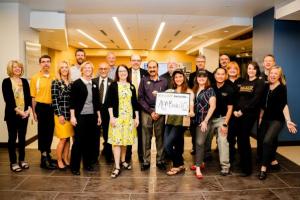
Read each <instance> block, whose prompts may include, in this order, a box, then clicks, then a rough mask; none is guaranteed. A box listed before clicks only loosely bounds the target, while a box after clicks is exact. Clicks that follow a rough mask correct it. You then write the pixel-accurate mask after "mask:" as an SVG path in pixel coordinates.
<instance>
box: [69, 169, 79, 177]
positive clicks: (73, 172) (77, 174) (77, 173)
mask: <svg viewBox="0 0 300 200" xmlns="http://www.w3.org/2000/svg"><path fill="white" fill-rule="evenodd" d="M71 172H72V174H73V175H75V176H79V175H80V171H79V170H71Z"/></svg>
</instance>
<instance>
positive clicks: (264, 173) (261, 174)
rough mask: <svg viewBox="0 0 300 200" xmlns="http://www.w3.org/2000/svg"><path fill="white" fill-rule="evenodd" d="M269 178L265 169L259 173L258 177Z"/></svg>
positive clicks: (261, 178)
mask: <svg viewBox="0 0 300 200" xmlns="http://www.w3.org/2000/svg"><path fill="white" fill-rule="evenodd" d="M266 178H267V173H266V172H264V171H260V172H259V174H258V179H259V180H265V179H266Z"/></svg>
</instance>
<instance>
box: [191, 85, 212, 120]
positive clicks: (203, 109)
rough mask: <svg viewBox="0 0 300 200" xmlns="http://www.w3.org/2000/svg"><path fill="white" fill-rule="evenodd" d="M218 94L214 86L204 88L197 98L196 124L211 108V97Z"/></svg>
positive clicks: (195, 107)
mask: <svg viewBox="0 0 300 200" xmlns="http://www.w3.org/2000/svg"><path fill="white" fill-rule="evenodd" d="M212 96H216V94H215V91H214V89H213V88H211V87H210V88H207V89H206V90H202V91H201V92H200V93H199V94H198V95H197V96H196V98H195V106H194V109H195V118H194V124H200V123H201V122H202V121H203V120H204V119H205V117H206V115H207V112H208V109H209V99H210V97H212Z"/></svg>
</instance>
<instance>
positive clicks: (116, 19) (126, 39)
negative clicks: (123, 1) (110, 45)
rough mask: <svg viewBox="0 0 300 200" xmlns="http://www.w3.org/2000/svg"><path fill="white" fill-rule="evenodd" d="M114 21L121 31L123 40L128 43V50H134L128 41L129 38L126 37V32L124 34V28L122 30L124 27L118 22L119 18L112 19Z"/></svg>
mask: <svg viewBox="0 0 300 200" xmlns="http://www.w3.org/2000/svg"><path fill="white" fill-rule="evenodd" d="M112 19H113V20H114V22H115V24H116V26H117V28H118V30H119V31H120V33H121V35H122V37H123V39H124V40H125V42H126V44H127V46H128V48H129V49H132V46H131V44H130V42H129V40H128V38H127V36H126V34H125V32H124V30H123V28H122V26H121V24H120V22H119V20H118V18H117V17H112Z"/></svg>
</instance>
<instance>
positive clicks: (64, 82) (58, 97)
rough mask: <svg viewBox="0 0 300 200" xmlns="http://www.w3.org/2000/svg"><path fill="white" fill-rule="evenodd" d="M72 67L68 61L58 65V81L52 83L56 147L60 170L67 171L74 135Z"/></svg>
mask: <svg viewBox="0 0 300 200" xmlns="http://www.w3.org/2000/svg"><path fill="white" fill-rule="evenodd" d="M70 77H71V74H70V67H69V65H68V63H67V62H66V61H62V62H60V63H59V64H58V70H57V76H56V79H55V80H54V81H53V82H52V86H51V93H52V106H53V109H54V124H55V127H54V130H55V133H56V137H58V138H59V143H58V144H57V147H56V155H57V165H58V169H60V170H65V169H66V167H67V166H69V165H70V162H69V152H70V137H72V136H73V135H74V130H73V126H72V124H71V123H70V93H71V81H70V80H71V78H70Z"/></svg>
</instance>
